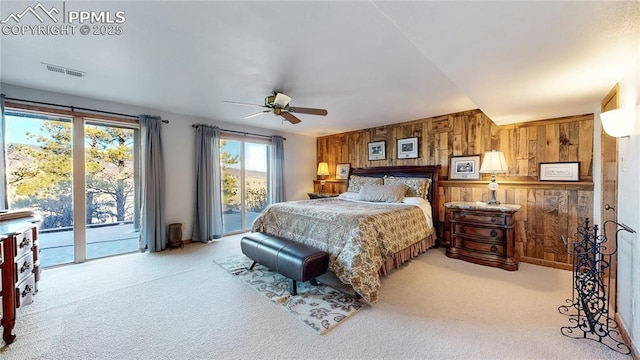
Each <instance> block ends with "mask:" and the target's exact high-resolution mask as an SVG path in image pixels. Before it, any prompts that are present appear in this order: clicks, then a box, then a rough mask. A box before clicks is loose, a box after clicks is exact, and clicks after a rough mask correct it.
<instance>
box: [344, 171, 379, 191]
mask: <svg viewBox="0 0 640 360" xmlns="http://www.w3.org/2000/svg"><path fill="white" fill-rule="evenodd" d="M383 183H384V180H383V179H382V178H381V177H380V178H377V177H370V176H358V175H351V177H349V188H348V189H347V192H359V191H360V189H361V188H362V186H363V185H382V184H383Z"/></svg>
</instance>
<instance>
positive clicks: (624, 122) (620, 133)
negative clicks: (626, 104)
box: [600, 108, 635, 138]
mask: <svg viewBox="0 0 640 360" xmlns="http://www.w3.org/2000/svg"><path fill="white" fill-rule="evenodd" d="M600 121H601V122H602V128H603V129H604V132H606V133H607V135H609V136H613V137H617V138H621V137H629V136H630V135H631V133H632V132H633V126H634V125H635V124H634V121H633V114H632V113H631V111H630V110H629V109H628V108H618V109H614V110H609V111H605V112H603V113H602V114H600Z"/></svg>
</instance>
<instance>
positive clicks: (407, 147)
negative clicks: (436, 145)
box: [398, 137, 418, 159]
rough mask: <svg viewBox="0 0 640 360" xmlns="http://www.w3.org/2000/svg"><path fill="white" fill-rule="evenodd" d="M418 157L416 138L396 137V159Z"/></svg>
mask: <svg viewBox="0 0 640 360" xmlns="http://www.w3.org/2000/svg"><path fill="white" fill-rule="evenodd" d="M417 157H418V138H417V137H413V138H406V139H398V159H415V158H417Z"/></svg>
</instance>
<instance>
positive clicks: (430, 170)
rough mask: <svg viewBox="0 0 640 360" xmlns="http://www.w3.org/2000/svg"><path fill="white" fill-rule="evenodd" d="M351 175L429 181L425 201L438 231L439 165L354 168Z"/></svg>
mask: <svg viewBox="0 0 640 360" xmlns="http://www.w3.org/2000/svg"><path fill="white" fill-rule="evenodd" d="M351 175H358V176H370V177H384V176H385V175H388V176H399V177H424V178H429V179H431V187H430V188H429V193H428V195H427V199H428V200H429V202H430V203H431V208H432V209H433V220H434V226H435V228H436V229H438V226H437V224H438V222H439V221H440V219H439V213H440V203H439V202H438V178H439V177H440V165H433V166H381V167H371V168H354V169H352V170H351Z"/></svg>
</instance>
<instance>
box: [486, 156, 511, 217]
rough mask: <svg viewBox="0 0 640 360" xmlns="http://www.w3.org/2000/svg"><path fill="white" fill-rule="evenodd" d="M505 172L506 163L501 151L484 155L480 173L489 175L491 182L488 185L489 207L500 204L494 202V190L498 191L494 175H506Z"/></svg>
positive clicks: (506, 169) (507, 169)
mask: <svg viewBox="0 0 640 360" xmlns="http://www.w3.org/2000/svg"><path fill="white" fill-rule="evenodd" d="M507 171H509V168H507V161H506V160H505V159H504V153H503V152H502V151H495V150H492V151H489V152H486V153H485V154H484V159H483V160H482V166H480V173H485V174H486V173H490V174H491V182H490V183H489V202H488V204H489V205H497V204H500V202H499V201H497V200H496V190H498V183H497V182H496V173H506V172H507Z"/></svg>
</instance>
